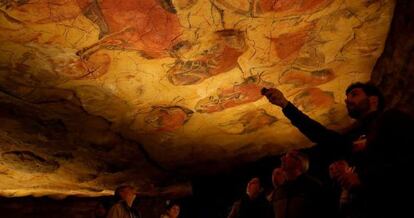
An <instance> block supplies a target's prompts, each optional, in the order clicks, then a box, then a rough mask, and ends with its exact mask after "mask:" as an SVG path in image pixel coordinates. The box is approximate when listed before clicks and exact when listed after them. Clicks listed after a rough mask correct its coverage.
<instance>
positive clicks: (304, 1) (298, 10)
mask: <svg viewBox="0 0 414 218" xmlns="http://www.w3.org/2000/svg"><path fill="white" fill-rule="evenodd" d="M333 1H334V0H259V1H258V2H257V6H256V9H257V10H258V11H259V12H276V13H281V14H283V15H286V16H292V15H297V14H304V13H313V12H315V11H317V10H319V9H321V8H323V7H326V6H328V5H329V4H331V3H332V2H333Z"/></svg>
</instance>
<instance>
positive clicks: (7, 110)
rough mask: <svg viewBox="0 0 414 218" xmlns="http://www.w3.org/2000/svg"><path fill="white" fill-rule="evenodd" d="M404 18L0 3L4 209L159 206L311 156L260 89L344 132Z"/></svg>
mask: <svg viewBox="0 0 414 218" xmlns="http://www.w3.org/2000/svg"><path fill="white" fill-rule="evenodd" d="M394 4H395V3H394V1H392V0H284V1H283V0H123V1H116V0H17V1H12V0H1V1H0V5H1V10H0V28H1V33H0V91H1V92H0V105H1V108H0V115H1V116H0V121H1V123H0V145H1V146H0V152H1V154H0V181H1V182H0V190H1V191H0V195H4V196H22V195H30V194H34V195H44V194H56V195H71V194H80V195H89V196H93V195H106V194H110V190H112V189H113V188H114V187H115V186H116V185H117V184H119V183H123V182H130V183H132V184H134V185H135V186H137V187H140V188H141V190H142V191H147V192H150V191H151V190H152V191H153V192H154V193H155V192H161V191H160V190H163V189H161V187H164V186H168V185H171V184H174V183H180V182H181V181H180V179H173V178H175V177H174V176H172V175H175V174H174V173H175V172H182V173H184V174H187V173H199V174H202V173H203V172H204V170H209V171H216V170H217V171H220V170H224V169H231V168H232V167H234V166H237V165H239V164H241V163H244V162H247V161H253V160H257V159H258V158H260V157H263V156H266V155H274V154H279V153H280V152H283V151H285V150H287V149H289V148H291V147H306V146H309V145H310V142H309V141H307V140H306V138H305V137H303V136H302V135H301V134H300V133H299V132H298V131H297V130H296V129H294V128H293V127H292V126H291V124H290V123H289V121H288V120H287V119H286V118H285V117H284V116H283V114H282V113H281V111H280V109H279V108H278V107H276V106H272V105H270V103H268V101H267V100H266V99H265V98H264V97H263V96H262V95H261V94H260V89H261V88H262V87H278V88H280V89H281V90H282V91H283V92H284V93H285V94H286V96H287V97H288V98H289V100H290V101H292V102H293V103H294V104H295V105H296V106H298V107H299V108H301V109H302V110H303V111H304V112H306V113H307V114H309V115H310V116H312V117H314V118H316V119H318V120H319V121H321V122H322V123H324V124H326V125H328V126H329V127H331V128H334V129H340V128H341V127H343V126H344V125H345V124H347V123H349V120H348V119H347V115H346V111H345V108H344V105H343V99H344V93H343V92H344V90H345V88H346V87H347V85H349V83H351V82H354V81H366V80H368V79H369V78H370V73H371V70H372V68H373V66H374V64H375V62H376V60H377V58H378V57H379V55H380V54H381V52H382V51H383V46H384V42H385V38H386V35H387V32H388V27H389V23H390V21H391V17H392V12H393V8H394ZM200 170H202V171H201V172H200Z"/></svg>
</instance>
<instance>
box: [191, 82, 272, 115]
mask: <svg viewBox="0 0 414 218" xmlns="http://www.w3.org/2000/svg"><path fill="white" fill-rule="evenodd" d="M272 86H273V84H272V83H270V82H266V81H262V80H261V79H260V77H259V76H251V77H248V78H246V79H245V80H244V81H243V82H242V83H240V84H236V85H234V86H232V87H226V88H222V89H218V90H217V92H216V94H215V95H211V96H208V97H206V98H204V99H201V100H200V101H199V102H198V103H197V105H196V107H195V108H196V111H197V112H199V113H214V112H218V111H222V110H225V109H227V108H231V107H236V106H239V105H242V104H247V103H251V102H255V101H257V100H259V99H260V98H262V97H263V95H262V94H261V92H260V90H261V89H262V88H263V87H272Z"/></svg>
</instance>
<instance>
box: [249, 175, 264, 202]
mask: <svg viewBox="0 0 414 218" xmlns="http://www.w3.org/2000/svg"><path fill="white" fill-rule="evenodd" d="M260 188H261V187H260V180H259V178H253V179H252V180H250V181H249V183H247V192H249V193H250V194H251V195H252V197H256V196H258V195H259V193H260Z"/></svg>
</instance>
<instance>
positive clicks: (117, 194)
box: [115, 185, 132, 201]
mask: <svg viewBox="0 0 414 218" xmlns="http://www.w3.org/2000/svg"><path fill="white" fill-rule="evenodd" d="M126 188H132V186H130V185H121V186H118V187H117V188H116V189H115V200H117V201H118V200H122V198H121V192H122V191H124V190H125V189H126Z"/></svg>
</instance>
